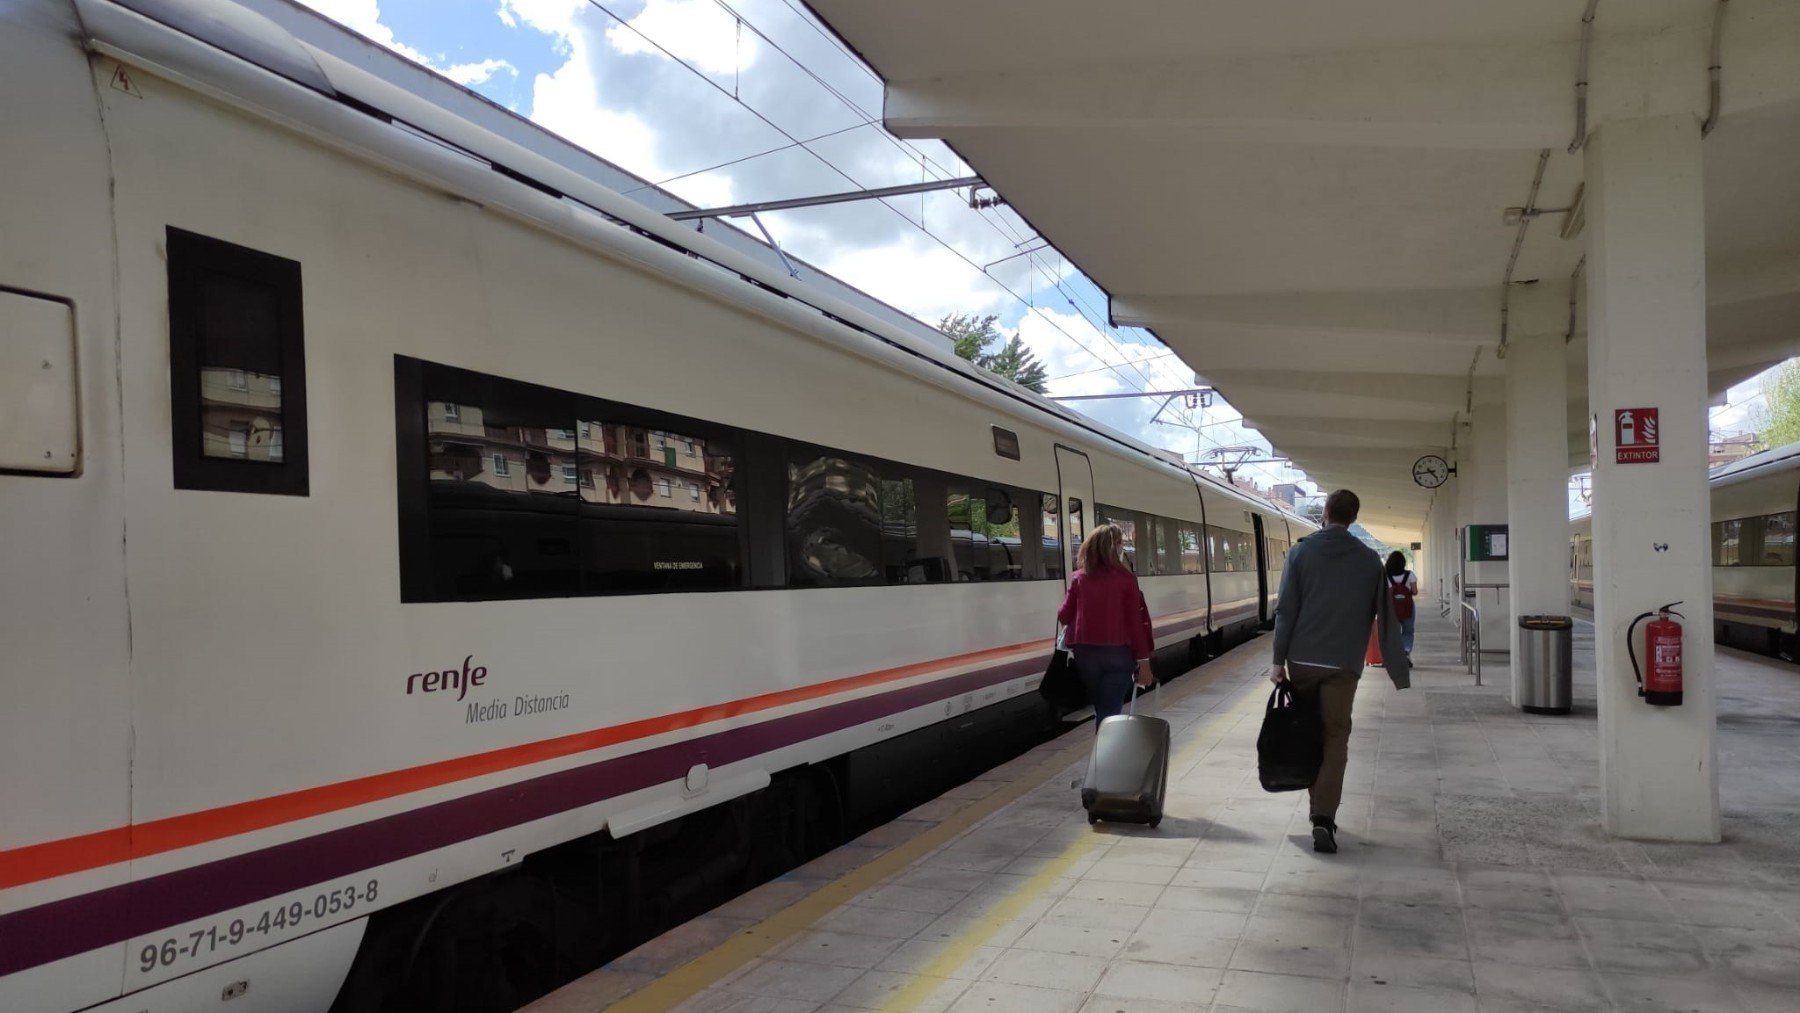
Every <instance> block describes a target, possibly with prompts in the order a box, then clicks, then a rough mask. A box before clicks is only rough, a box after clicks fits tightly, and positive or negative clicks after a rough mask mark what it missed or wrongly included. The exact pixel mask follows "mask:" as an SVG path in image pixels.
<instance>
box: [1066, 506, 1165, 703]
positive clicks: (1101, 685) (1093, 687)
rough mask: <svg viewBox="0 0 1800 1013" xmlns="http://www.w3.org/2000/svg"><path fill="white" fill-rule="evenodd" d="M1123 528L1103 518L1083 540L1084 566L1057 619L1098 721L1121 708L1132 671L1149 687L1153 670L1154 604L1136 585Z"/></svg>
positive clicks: (1082, 564)
mask: <svg viewBox="0 0 1800 1013" xmlns="http://www.w3.org/2000/svg"><path fill="white" fill-rule="evenodd" d="M1124 550H1125V533H1124V532H1123V531H1121V530H1119V526H1118V525H1117V524H1102V525H1100V526H1099V527H1097V528H1095V529H1094V530H1093V532H1092V533H1090V534H1089V535H1088V536H1087V538H1086V539H1085V540H1084V541H1083V542H1082V543H1081V552H1080V554H1079V555H1078V556H1077V561H1078V563H1079V565H1080V569H1079V570H1078V571H1077V572H1076V574H1075V578H1074V579H1073V580H1071V581H1069V593H1068V594H1067V595H1065V596H1064V597H1063V603H1062V608H1060V609H1058V610H1057V611H1056V619H1057V621H1058V622H1060V623H1062V624H1063V627H1064V631H1065V632H1064V635H1063V645H1064V646H1065V647H1068V648H1069V649H1070V651H1071V652H1072V653H1073V654H1074V656H1075V671H1076V673H1077V674H1079V675H1080V676H1081V682H1082V685H1084V686H1085V687H1087V695H1088V700H1089V701H1091V702H1092V703H1093V705H1094V721H1095V723H1096V724H1097V723H1099V722H1101V721H1104V720H1106V719H1107V718H1109V717H1112V716H1113V715H1114V714H1117V713H1119V711H1121V710H1123V709H1124V707H1125V698H1126V697H1127V696H1129V695H1130V694H1131V682H1132V674H1133V672H1134V671H1135V672H1136V675H1137V684H1138V685H1139V686H1142V687H1146V688H1148V687H1149V686H1150V684H1151V683H1153V682H1154V681H1155V677H1154V676H1153V675H1151V674H1150V652H1151V650H1152V648H1153V645H1152V642H1151V636H1150V610H1149V608H1148V607H1146V606H1145V605H1144V593H1143V592H1142V591H1140V590H1138V582H1137V575H1136V574H1133V573H1132V572H1131V570H1130V569H1129V568H1128V567H1126V565H1125V562H1124V560H1123V558H1121V557H1122V555H1123V553H1124Z"/></svg>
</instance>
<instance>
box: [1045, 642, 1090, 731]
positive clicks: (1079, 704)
mask: <svg viewBox="0 0 1800 1013" xmlns="http://www.w3.org/2000/svg"><path fill="white" fill-rule="evenodd" d="M1061 640H1062V638H1061V637H1058V638H1057V641H1058V642H1057V645H1056V649H1055V650H1054V651H1051V652H1050V667H1049V668H1047V669H1045V670H1044V681H1043V682H1040V683H1038V693H1039V695H1041V696H1042V697H1043V698H1044V700H1045V702H1047V703H1048V704H1049V705H1050V709H1051V710H1053V711H1055V712H1056V713H1057V714H1059V715H1061V714H1068V713H1070V712H1072V711H1078V710H1080V709H1081V708H1083V707H1086V706H1087V705H1088V697H1087V687H1086V686H1084V685H1082V683H1081V676H1080V675H1078V674H1076V672H1075V652H1073V651H1071V650H1069V649H1068V648H1067V647H1064V646H1063V645H1062V643H1061Z"/></svg>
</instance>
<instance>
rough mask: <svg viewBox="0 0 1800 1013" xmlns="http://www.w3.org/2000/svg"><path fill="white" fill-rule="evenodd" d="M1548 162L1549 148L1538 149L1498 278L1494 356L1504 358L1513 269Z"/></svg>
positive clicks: (1535, 206)
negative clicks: (1509, 249)
mask: <svg viewBox="0 0 1800 1013" xmlns="http://www.w3.org/2000/svg"><path fill="white" fill-rule="evenodd" d="M1549 164H1550V149H1549V148H1543V149H1540V150H1539V151H1538V164H1537V172H1535V173H1533V174H1532V176H1531V193H1530V195H1529V196H1527V197H1526V198H1525V210H1524V213H1523V214H1521V215H1519V231H1518V234H1517V235H1515V236H1513V247H1512V255H1511V256H1509V257H1507V258H1506V276H1505V277H1503V278H1501V279H1500V344H1499V346H1498V347H1496V348H1495V349H1494V358H1496V359H1504V358H1506V335H1507V321H1506V316H1507V313H1508V311H1509V310H1510V309H1511V307H1512V287H1513V270H1514V269H1515V268H1517V267H1518V266H1519V251H1520V250H1521V249H1524V247H1525V230H1526V229H1529V228H1531V220H1532V219H1533V218H1535V217H1536V212H1537V195H1538V188H1539V187H1541V186H1543V185H1544V167H1545V166H1546V165H1549Z"/></svg>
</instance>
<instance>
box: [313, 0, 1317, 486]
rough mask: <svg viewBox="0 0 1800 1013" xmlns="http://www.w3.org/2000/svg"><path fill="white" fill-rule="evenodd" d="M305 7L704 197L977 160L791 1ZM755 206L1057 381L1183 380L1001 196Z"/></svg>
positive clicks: (792, 189) (848, 272)
mask: <svg viewBox="0 0 1800 1013" xmlns="http://www.w3.org/2000/svg"><path fill="white" fill-rule="evenodd" d="M301 2H303V3H305V4H307V5H308V6H310V7H312V8H314V9H316V10H318V11H319V12H321V13H323V14H325V15H327V16H329V17H331V18H333V19H335V20H337V21H339V22H341V23H343V24H345V25H347V26H349V27H351V28H353V29H355V30H356V31H359V32H361V33H362V34H364V35H367V36H369V37H370V38H372V39H374V40H375V41H377V42H380V43H382V44H384V45H386V46H388V47H389V48H392V49H394V50H396V51H398V52H400V53H402V54H403V55H405V56H407V57H409V58H411V59H413V60H417V61H419V62H421V63H424V64H426V65H428V66H430V67H432V68H434V69H436V70H438V71H439V72H441V73H443V74H445V75H447V76H449V77H450V78H452V79H454V80H456V81H457V82H459V83H461V84H464V85H466V86H468V87H470V88H473V89H474V90H476V91H478V92H480V93H481V94H482V95H485V96H486V97H488V98H489V99H492V100H494V101H496V102H499V103H500V104H502V105H504V106H507V107H508V108H510V109H512V110H513V111H515V112H517V113H519V114H520V115H522V116H527V117H530V118H531V119H532V120H534V121H535V122H537V123H539V124H541V125H542V126H544V127H547V128H549V129H550V130H553V131H555V132H556V133H558V134H561V135H562V136H564V137H566V138H568V139H569V140H571V141H573V142H575V143H577V144H579V145H581V146H583V147H585V148H587V149H589V150H591V151H593V152H594V153H596V154H598V155H600V156H601V157H603V158H606V159H608V160H609V161H612V162H614V163H616V164H618V165H620V166H622V167H624V168H625V169H627V170H629V171H630V172H633V173H635V174H637V175H639V176H643V177H645V178H646V179H649V180H651V181H653V182H657V183H660V184H662V185H664V187H665V188H666V189H668V190H669V191H671V192H673V193H675V194H676V195H678V196H680V197H682V198H684V199H686V200H689V201H692V202H694V203H697V204H701V205H718V204H731V203H741V202H745V201H754V200H767V199H774V198H781V197H794V196H805V195H810V194H821V193H830V192H835V191H841V190H852V189H858V188H863V187H876V186H891V185H895V184H900V183H914V182H919V181H921V180H924V179H931V178H949V177H953V176H963V175H973V174H974V173H973V172H972V170H970V169H969V168H968V166H966V165H964V164H962V163H961V162H960V161H959V160H958V159H957V158H956V156H955V155H954V154H953V153H952V152H951V151H950V150H949V149H948V148H946V147H945V146H943V145H941V144H938V143H935V142H901V141H898V140H896V139H895V138H893V137H892V136H891V135H889V134H888V133H887V132H886V131H884V130H883V129H882V128H881V126H880V125H879V122H878V121H879V118H880V110H881V95H882V89H881V82H880V80H879V79H878V78H877V77H876V76H875V75H874V73H873V72H872V71H870V70H869V69H868V68H867V67H865V66H864V65H863V64H862V63H861V62H860V61H859V60H857V59H856V58H854V57H853V56H851V55H850V54H849V53H848V52H846V51H845V50H844V49H843V48H842V47H841V45H840V44H839V43H838V42H837V40H836V39H835V38H833V37H831V36H830V35H829V34H828V33H827V32H825V31H824V30H822V29H821V28H820V27H819V26H818V25H817V24H815V23H814V22H813V21H812V20H811V18H810V16H808V15H807V14H805V13H804V8H803V6H802V5H801V4H800V2H799V0H599V2H592V0H379V3H378V2H377V0H301ZM727 163H729V164H727ZM762 218H763V221H764V222H765V223H766V224H767V225H768V227H769V229H770V231H771V232H772V233H773V234H774V236H775V238H776V239H777V240H778V241H779V242H780V243H781V245H782V246H783V247H784V248H786V249H787V250H789V251H790V252H793V253H795V254H797V255H799V256H800V257H802V258H804V259H806V260H808V261H810V262H812V263H814V264H816V265H818V266H820V267H822V268H824V269H825V270H827V271H829V272H830V273H832V274H834V275H837V276H838V277H840V278H842V279H844V280H845V281H848V282H850V283H851V284H853V285H856V286H858V287H860V288H862V289H864V290H865V291H867V292H869V293H871V294H873V295H875V296H877V297H878V298H881V299H883V300H885V301H887V302H889V303H891V304H893V305H894V306H897V307H899V308H900V309H902V310H904V311H906V312H908V313H911V314H913V315H914V316H917V317H919V318H921V319H923V320H927V321H931V322H936V321H937V320H938V319H940V318H941V317H943V316H944V315H945V314H949V313H969V314H976V315H986V314H990V313H991V314H995V315H997V316H998V317H999V324H1000V326H1001V328H1002V329H1003V330H1004V331H1005V332H1006V333H1009V334H1010V333H1012V332H1014V331H1017V332H1018V333H1019V334H1020V335H1021V336H1022V337H1023V339H1024V341H1025V343H1026V344H1027V345H1028V346H1029V347H1030V348H1031V349H1032V351H1033V352H1035V353H1036V354H1037V356H1038V358H1039V360H1040V361H1042V362H1043V363H1044V364H1045V366H1046V367H1047V368H1048V370H1049V373H1050V376H1051V377H1052V381H1051V393H1052V394H1097V393H1113V392H1118V391H1128V390H1174V389H1182V388H1187V387H1191V386H1193V379H1194V378H1193V373H1192V371H1191V370H1188V369H1186V368H1184V367H1183V366H1182V365H1181V363H1180V361H1179V360H1178V359H1176V358H1175V357H1174V356H1173V355H1171V354H1169V352H1168V350H1167V349H1166V348H1164V347H1163V346H1162V345H1161V344H1160V343H1158V342H1157V341H1156V340H1155V338H1153V337H1151V336H1150V335H1149V334H1148V333H1146V332H1143V331H1138V330H1134V329H1129V328H1126V329H1119V330H1114V329H1111V328H1107V327H1106V326H1105V324H1104V321H1105V319H1106V298H1105V296H1104V295H1103V294H1102V293H1101V292H1100V291H1099V290H1098V289H1097V288H1096V287H1095V286H1094V285H1093V284H1092V283H1091V282H1089V281H1088V280H1087V279H1086V278H1085V277H1083V276H1082V275H1081V274H1080V273H1079V272H1078V271H1076V270H1074V269H1073V268H1072V267H1070V266H1069V265H1068V264H1067V263H1066V262H1065V261H1063V260H1062V259H1061V258H1060V257H1059V256H1058V255H1057V254H1056V253H1055V251H1054V250H1046V251H1044V252H1042V253H1037V254H1032V255H1026V256H1018V255H1017V254H1019V252H1020V251H1021V250H1030V249H1034V248H1037V247H1040V246H1042V245H1043V244H1042V243H1040V242H1036V241H1034V233H1033V232H1032V231H1031V229H1030V228H1029V226H1027V225H1026V224H1025V223H1024V222H1023V221H1022V220H1021V219H1020V218H1019V217H1018V216H1017V215H1014V214H1012V213H1011V212H1010V211H1008V210H1006V209H995V210H987V211H975V210H971V209H970V208H969V207H968V206H967V203H966V191H951V192H943V193H936V194H927V195H921V196H912V197H903V198H895V199H893V200H890V201H885V202H875V201H868V202H860V203H855V204H841V205H836V206H832V207H826V208H815V209H804V210H795V211H787V212H778V213H771V214H765V215H763V216H762ZM996 262H998V263H996ZM984 268H985V270H984ZM1080 407H1081V408H1082V409H1083V410H1084V411H1087V412H1088V413H1089V414H1091V415H1093V416H1094V417H1096V418H1099V419H1101V420H1102V421H1105V422H1107V423H1109V424H1111V425H1113V426H1115V427H1117V428H1119V429H1122V430H1124V431H1125V432H1128V433H1131V434H1133V435H1135V436H1137V437H1139V438H1140V439H1142V440H1144V441H1145V442H1147V443H1151V444H1153V445H1156V446H1160V447H1166V448H1169V449H1172V450H1177V451H1181V452H1185V453H1188V454H1189V455H1192V454H1193V453H1194V452H1195V451H1196V450H1197V449H1201V450H1207V449H1212V448H1216V447H1221V446H1232V445H1242V444H1246V443H1260V440H1259V438H1258V437H1257V436H1256V434H1255V433H1254V432H1249V431H1245V430H1242V429H1240V428H1239V427H1237V426H1235V425H1233V424H1231V422H1230V421H1229V420H1231V419H1234V418H1236V416H1237V412H1236V411H1235V410H1233V409H1232V408H1231V407H1230V406H1229V405H1227V404H1224V403H1223V402H1219V403H1216V404H1215V405H1214V406H1213V407H1212V408H1210V409H1203V410H1196V411H1189V410H1187V409H1186V408H1185V407H1184V406H1183V405H1181V404H1179V403H1178V404H1176V405H1175V406H1174V407H1173V408H1172V409H1171V411H1169V412H1165V413H1164V418H1170V417H1173V418H1175V419H1176V420H1177V421H1178V422H1180V423H1182V425H1164V424H1161V423H1158V424H1154V425H1152V424H1151V422H1150V419H1151V417H1152V416H1153V415H1154V414H1155V412H1156V410H1157V407H1158V402H1156V401H1153V400H1151V399H1123V400H1115V401H1090V402H1082V403H1081V404H1080ZM1195 426H1199V427H1202V428H1201V429H1200V430H1199V431H1196V429H1195V428H1193V427H1195ZM1264 446H1265V449H1266V445H1264ZM1256 456H1258V457H1262V456H1266V454H1258V455H1256ZM1244 473H1245V474H1247V475H1251V476H1252V477H1254V478H1255V479H1256V480H1258V481H1259V482H1260V483H1262V484H1263V485H1264V486H1267V485H1269V484H1271V483H1273V482H1277V481H1291V480H1293V479H1294V478H1295V477H1297V476H1298V474H1299V473H1298V472H1295V471H1292V470H1290V469H1287V468H1285V467H1281V466H1252V467H1249V468H1246V469H1245V471H1244Z"/></svg>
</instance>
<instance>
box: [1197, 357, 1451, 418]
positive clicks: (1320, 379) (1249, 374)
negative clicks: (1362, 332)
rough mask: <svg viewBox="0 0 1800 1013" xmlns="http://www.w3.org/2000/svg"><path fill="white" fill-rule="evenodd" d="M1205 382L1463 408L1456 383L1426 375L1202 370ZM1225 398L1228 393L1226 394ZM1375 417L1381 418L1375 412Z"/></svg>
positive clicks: (1283, 370) (1223, 386)
mask: <svg viewBox="0 0 1800 1013" xmlns="http://www.w3.org/2000/svg"><path fill="white" fill-rule="evenodd" d="M1200 374H1201V375H1202V376H1204V377H1205V378H1206V380H1207V382H1209V383H1211V384H1212V385H1213V386H1215V387H1219V388H1221V389H1223V388H1228V387H1231V386H1233V385H1237V386H1243V387H1254V388H1261V389H1269V390H1283V391H1293V392H1302V393H1315V394H1329V395H1337V396H1347V397H1368V398H1379V399H1380V400H1382V401H1386V402H1394V403H1398V404H1410V405H1425V406H1430V407H1434V408H1446V409H1449V410H1451V411H1454V410H1456V409H1458V408H1461V407H1462V406H1463V402H1464V388H1463V384H1462V383H1459V382H1449V378H1446V377H1444V376H1442V375H1437V374H1430V373H1395V372H1387V373H1372V374H1345V373H1329V372H1317V373H1315V372H1307V371H1305V370H1290V369H1202V370H1201V371H1200ZM1226 397H1227V398H1229V397H1230V394H1229V393H1227V394H1226ZM1375 417H1376V418H1380V417H1381V415H1380V414H1379V413H1377V414H1376V415H1375Z"/></svg>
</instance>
